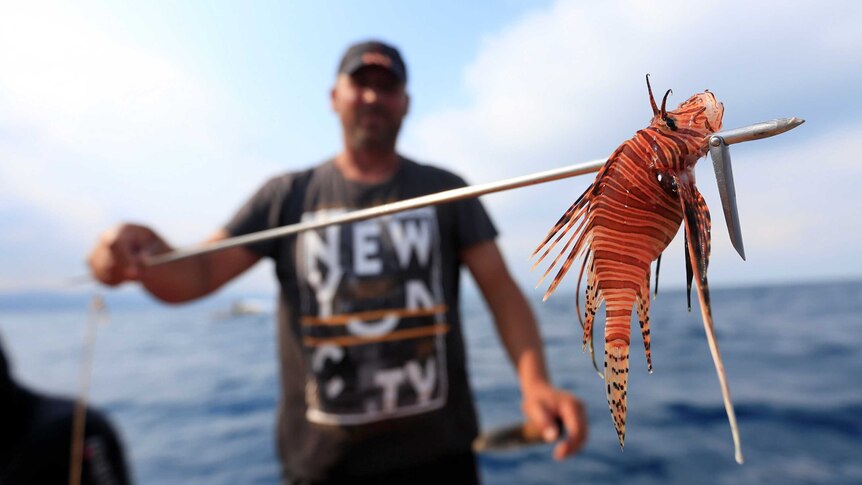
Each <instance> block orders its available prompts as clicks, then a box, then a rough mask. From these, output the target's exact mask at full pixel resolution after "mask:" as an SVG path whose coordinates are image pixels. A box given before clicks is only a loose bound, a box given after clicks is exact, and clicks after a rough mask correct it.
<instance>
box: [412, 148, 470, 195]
mask: <svg viewBox="0 0 862 485" xmlns="http://www.w3.org/2000/svg"><path fill="white" fill-rule="evenodd" d="M401 158H402V159H403V160H404V161H405V164H406V167H407V169H408V170H410V171H411V172H412V173H413V175H414V176H415V177H416V179H417V180H421V181H422V182H423V183H425V184H433V185H438V186H440V187H442V188H456V187H463V186H465V185H467V182H465V181H464V179H463V178H461V176H460V175H458V174H456V173H454V172H452V171H450V170H447V169H445V168H441V167H439V166H437V165H432V164H425V163H419V162H417V161H415V160H412V159H409V158H407V157H403V156H402V157H401Z"/></svg>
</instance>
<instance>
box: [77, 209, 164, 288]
mask: <svg viewBox="0 0 862 485" xmlns="http://www.w3.org/2000/svg"><path fill="white" fill-rule="evenodd" d="M170 249H171V248H170V246H168V244H167V243H165V241H164V240H163V239H162V238H161V237H160V236H159V235H158V234H156V233H155V232H154V231H153V230H152V229H150V228H149V227H145V226H139V225H135V224H121V225H119V226H117V227H115V228H112V229H109V230H107V231H105V232H103V233H102V234H101V236H99V240H98V241H97V242H96V245H95V247H93V250H92V251H91V252H90V256H89V258H87V262H88V263H89V265H90V271H91V272H92V274H93V277H94V278H96V279H98V280H99V281H101V282H102V283H104V284H106V285H110V286H117V285H119V284H120V283H123V282H125V281H138V280H140V279H141V277H142V274H143V272H144V271H145V268H146V266H145V260H146V258H147V257H149V256H152V255H155V254H159V253H163V252H166V251H169V250H170Z"/></svg>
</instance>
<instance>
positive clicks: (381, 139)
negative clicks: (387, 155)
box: [348, 106, 401, 152]
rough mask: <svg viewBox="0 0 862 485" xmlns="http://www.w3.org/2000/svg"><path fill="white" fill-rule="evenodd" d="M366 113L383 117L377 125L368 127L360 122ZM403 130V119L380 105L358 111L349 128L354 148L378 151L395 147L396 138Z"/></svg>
mask: <svg viewBox="0 0 862 485" xmlns="http://www.w3.org/2000/svg"><path fill="white" fill-rule="evenodd" d="M365 115H377V116H379V117H380V118H381V119H380V120H379V121H380V123H379V125H377V126H373V127H367V126H363V125H362V123H360V120H361V119H362V117H363V116H365ZM400 130H401V120H398V119H393V117H392V115H391V114H390V113H389V112H387V111H385V110H383V109H381V108H378V107H374V106H370V107H366V108H364V109H362V110H361V111H359V112H358V113H357V116H356V122H355V123H354V124H353V126H351V127H350V128H349V131H348V132H349V137H350V141H351V144H352V145H353V148H355V149H360V150H369V151H376V152H385V151H390V150H392V149H394V148H395V140H396V139H397V138H398V132H399V131H400Z"/></svg>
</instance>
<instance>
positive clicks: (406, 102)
mask: <svg viewBox="0 0 862 485" xmlns="http://www.w3.org/2000/svg"><path fill="white" fill-rule="evenodd" d="M409 112H410V93H408V92H407V91H404V114H403V116H407V113H409ZM403 116H402V117H403Z"/></svg>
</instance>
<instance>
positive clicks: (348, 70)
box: [338, 40, 407, 83]
mask: <svg viewBox="0 0 862 485" xmlns="http://www.w3.org/2000/svg"><path fill="white" fill-rule="evenodd" d="M365 66H380V67H383V68H385V69H387V70H388V71H389V72H391V73H392V74H394V75H395V77H397V78H398V79H400V80H401V82H403V83H406V82H407V66H405V65H404V60H403V59H401V54H400V53H399V52H398V49H396V48H395V47H392V46H391V45H388V44H385V43H383V42H381V41H379V40H368V41H365V42H359V43H357V44H353V45H352V46H350V47H349V48H348V49H347V52H345V53H344V57H342V58H341V63H340V64H339V65H338V73H339V74H342V73H343V74H353V73H354V72H356V71H357V70H359V68H361V67H365Z"/></svg>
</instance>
